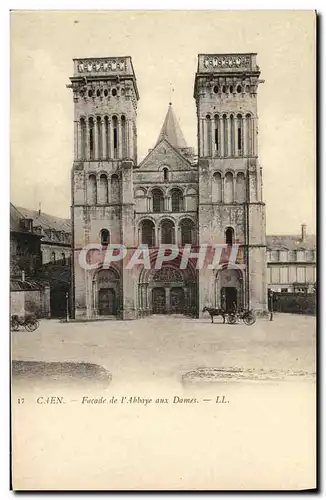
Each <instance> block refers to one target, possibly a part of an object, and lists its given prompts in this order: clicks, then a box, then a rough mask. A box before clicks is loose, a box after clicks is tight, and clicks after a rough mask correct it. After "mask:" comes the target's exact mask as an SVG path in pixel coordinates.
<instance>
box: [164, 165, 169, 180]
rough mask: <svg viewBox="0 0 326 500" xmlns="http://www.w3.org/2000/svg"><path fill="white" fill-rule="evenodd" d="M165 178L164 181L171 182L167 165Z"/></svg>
mask: <svg viewBox="0 0 326 500" xmlns="http://www.w3.org/2000/svg"><path fill="white" fill-rule="evenodd" d="M163 179H164V182H169V169H168V168H166V167H164V168H163Z"/></svg>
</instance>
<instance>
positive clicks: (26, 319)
mask: <svg viewBox="0 0 326 500" xmlns="http://www.w3.org/2000/svg"><path fill="white" fill-rule="evenodd" d="M20 326H23V327H24V328H25V330H27V331H28V332H34V330H36V329H37V328H38V327H39V322H38V320H37V319H36V317H35V316H33V315H32V314H29V315H28V314H26V315H25V316H18V314H13V315H12V316H11V321H10V327H11V330H12V331H14V332H16V331H17V330H19V327H20Z"/></svg>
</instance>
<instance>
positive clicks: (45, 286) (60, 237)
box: [10, 203, 71, 317]
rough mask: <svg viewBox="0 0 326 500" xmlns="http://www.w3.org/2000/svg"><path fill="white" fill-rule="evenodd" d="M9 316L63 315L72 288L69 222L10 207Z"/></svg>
mask: <svg viewBox="0 0 326 500" xmlns="http://www.w3.org/2000/svg"><path fill="white" fill-rule="evenodd" d="M10 278H11V279H10V290H11V314H19V315H24V314H26V313H34V314H37V315H39V316H41V317H51V316H52V317H53V316H54V317H60V316H64V315H65V314H66V308H67V300H66V294H67V293H68V292H69V291H70V287H71V224H70V221H69V220H66V219H62V218H59V217H54V216H51V215H48V214H45V213H43V212H41V211H36V210H29V209H26V208H23V207H17V206H15V205H13V204H12V203H11V204H10Z"/></svg>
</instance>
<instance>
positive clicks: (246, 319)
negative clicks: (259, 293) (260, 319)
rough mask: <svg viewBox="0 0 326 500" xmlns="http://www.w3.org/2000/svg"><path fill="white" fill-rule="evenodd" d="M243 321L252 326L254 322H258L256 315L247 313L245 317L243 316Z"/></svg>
mask: <svg viewBox="0 0 326 500" xmlns="http://www.w3.org/2000/svg"><path fill="white" fill-rule="evenodd" d="M243 322H244V323H245V324H246V325H248V326H251V325H253V324H254V323H256V316H255V315H254V314H247V315H246V316H245V317H244V318H243Z"/></svg>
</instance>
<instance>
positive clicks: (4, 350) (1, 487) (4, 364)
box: [0, 0, 326, 499]
mask: <svg viewBox="0 0 326 500" xmlns="http://www.w3.org/2000/svg"><path fill="white" fill-rule="evenodd" d="M44 5H45V4H44V2H41V1H40V0H38V1H37V0H36V1H35V0H34V1H30V2H25V1H23V0H20V1H19V0H16V1H11V2H6V1H4V2H1V6H0V14H2V15H0V27H1V28H0V36H1V43H0V47H1V51H2V58H1V63H2V64H1V66H2V78H1V93H0V95H1V97H2V110H3V112H2V120H1V121H0V124H1V134H0V138H1V139H0V140H1V153H2V154H1V158H2V162H1V167H0V168H1V183H0V208H1V224H2V228H1V229H2V231H1V234H2V236H3V242H2V245H1V262H2V263H3V269H2V272H1V278H2V279H1V302H0V303H1V305H2V307H1V315H0V318H1V326H2V328H1V330H0V332H1V333H0V334H1V337H0V338H1V351H0V352H1V364H0V370H1V385H2V392H1V394H2V405H1V424H2V425H1V430H2V436H1V437H2V439H1V447H0V449H1V463H0V465H1V466H0V471H1V475H0V497H1V498H2V499H6V498H11V497H12V492H9V491H8V487H9V456H8V450H9V433H8V430H9V398H8V395H9V356H8V350H9V339H8V320H9V314H8V311H9V294H8V289H9V265H8V264H9V251H8V250H9V248H8V247H9V245H8V239H7V238H8V232H9V113H10V111H9V97H10V95H9V79H8V78H7V77H6V68H9V15H8V10H9V9H11V10H15V9H19V10H20V9H25V10H27V9H30V10H34V9H44ZM116 5H118V6H119V10H126V9H127V10H147V9H148V10H167V9H171V10H176V9H179V10H184V9H185V7H187V9H190V10H210V9H212V10H217V8H218V7H220V6H221V4H218V3H217V2H216V0H215V1H213V0H211V1H207V0H202V1H201V2H198V3H197V2H190V1H189V0H188V2H187V3H185V2H180V1H177V0H174V1H173V2H172V1H169V0H165V1H164V2H156V3H155V4H153V2H152V1H149V0H147V1H139V2H137V3H135V2H134V1H132V0H129V1H127V0H120V2H118V4H116V3H115V6H116ZM223 5H224V6H227V7H228V9H227V10H242V9H245V10H248V9H256V10H266V9H273V10H275V9H278V10H292V9H293V10H298V9H310V10H312V9H316V10H317V12H319V13H320V14H322V13H323V10H324V9H323V6H324V2H321V0H318V1H317V2H314V3H312V2H311V1H299V0H296V1H294V0H293V1H287V2H284V1H280V0H274V1H267V2H264V4H262V3H261V2H258V1H251V2H246V3H244V2H240V1H235V0H231V1H229V2H227V4H225V3H224V4H223ZM111 7H112V3H111V2H110V3H109V2H107V1H103V0H102V1H100V0H98V1H97V2H96V10H112V8H111ZM49 9H53V10H67V9H68V10H95V9H94V2H87V1H83V0H78V1H76V0H75V1H71V0H69V1H67V0H65V1H62V0H56V1H55V2H54V1H48V2H47V3H46V10H49ZM114 10H116V9H114ZM221 10H222V9H221ZM224 10H226V9H224ZM320 27H321V26H320ZM320 38H321V40H320V42H321V46H320V47H319V51H320V54H321V61H320V64H321V67H320V73H321V74H320V79H321V81H323V84H324V85H325V78H323V77H324V69H325V47H324V41H323V40H322V37H321V36H320ZM321 90H322V85H320V92H321ZM324 102H325V101H324V100H320V101H319V103H318V106H319V107H320V114H321V116H320V127H321V134H320V144H319V146H320V150H319V152H318V153H319V158H320V165H319V168H320V181H321V187H320V199H321V202H322V198H323V195H324V193H326V186H325V175H321V174H322V171H323V169H324V168H325V167H324V164H323V161H322V144H324V143H325V129H324V128H323V127H322V125H321V122H322V117H323V116H324V111H325V105H324ZM325 221H326V214H325V204H322V206H321V212H320V230H321V231H322V230H323V229H324V225H325ZM322 233H323V234H322V238H321V241H320V246H319V253H320V255H321V254H322V252H323V250H322V249H323V243H324V231H322ZM325 273H326V271H325V268H322V272H321V274H320V275H319V280H320V282H321V283H324V282H326V276H325ZM319 309H320V313H321V320H322V322H323V320H324V311H325V310H326V299H325V297H324V296H323V297H322V298H321V301H320V303H319ZM322 337H323V332H322V331H321V329H320V331H319V342H320V344H319V347H322V353H321V354H320V358H319V359H320V363H319V364H320V369H322V365H323V360H324V359H325V356H324V354H325V352H324V349H325V344H326V342H325V340H324V341H322ZM322 372H323V376H322V380H320V384H321V387H322V389H324V384H323V382H324V373H325V370H322ZM321 392H322V391H320V396H321ZM321 403H322V401H320V406H321V415H320V423H321V422H322V420H323V419H322V415H323V416H324V415H325V413H324V412H323V409H324V405H322V404H321ZM324 435H325V434H324V433H323V436H324ZM321 448H322V449H321V453H322V452H323V451H324V439H323V442H322V446H321ZM321 465H322V468H321V470H320V479H321V478H322V477H326V474H325V473H324V472H325V459H324V461H323V462H322V463H321ZM60 496H61V498H67V497H68V495H66V494H60ZM75 496H79V495H75ZM85 496H87V497H91V498H92V497H93V496H94V494H89V495H85V494H84V495H83V497H85ZM110 496H115V495H114V494H110ZM119 496H120V495H119ZM171 496H174V495H173V493H172V495H171ZM219 496H222V497H223V496H226V495H223V494H219ZM229 496H230V495H227V497H229ZM249 496H250V495H249ZM146 497H148V495H146ZM255 497H257V495H255ZM29 498H38V499H39V498H46V495H45V494H44V495H43V494H37V495H36V494H30V495H29Z"/></svg>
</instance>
